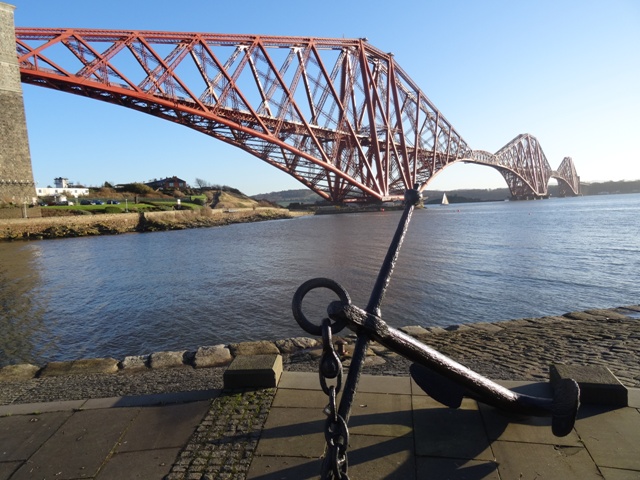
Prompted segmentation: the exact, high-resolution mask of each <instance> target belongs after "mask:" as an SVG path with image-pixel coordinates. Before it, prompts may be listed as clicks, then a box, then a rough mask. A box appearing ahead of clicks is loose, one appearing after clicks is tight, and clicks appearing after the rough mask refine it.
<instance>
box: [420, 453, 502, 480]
mask: <svg viewBox="0 0 640 480" xmlns="http://www.w3.org/2000/svg"><path fill="white" fill-rule="evenodd" d="M416 477H417V478H419V479H422V478H425V479H426V478H433V479H437V478H443V479H444V478H446V479H449V480H501V479H500V475H499V474H498V464H497V463H495V462H492V461H481V460H466V459H464V460H461V459H459V458H432V457H418V458H416Z"/></svg>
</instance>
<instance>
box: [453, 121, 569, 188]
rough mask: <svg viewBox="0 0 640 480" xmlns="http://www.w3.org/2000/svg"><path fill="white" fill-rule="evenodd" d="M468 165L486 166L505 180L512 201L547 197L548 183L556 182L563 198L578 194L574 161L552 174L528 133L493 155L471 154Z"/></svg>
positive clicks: (541, 152)
mask: <svg viewBox="0 0 640 480" xmlns="http://www.w3.org/2000/svg"><path fill="white" fill-rule="evenodd" d="M463 161H465V162H468V163H476V164H480V165H487V166H490V167H493V168H495V169H496V170H498V171H499V172H500V173H501V174H502V176H503V177H504V179H505V181H506V182H507V185H509V189H510V190H511V195H512V196H513V197H514V198H518V199H525V198H543V197H547V196H548V195H549V180H550V179H551V178H555V179H556V180H557V181H558V185H559V186H560V194H561V195H562V196H570V195H578V194H579V193H580V177H578V174H577V173H576V169H575V166H574V164H573V160H572V159H571V158H570V157H565V158H564V160H563V161H562V163H561V164H560V166H559V167H558V170H556V171H554V170H552V168H551V166H550V165H549V162H548V161H547V157H546V156H545V154H544V152H543V151H542V148H541V147H540V143H539V142H538V140H537V139H536V138H535V137H534V136H532V135H529V134H528V133H526V134H521V135H518V136H517V137H516V138H514V139H513V140H511V141H510V142H509V143H507V144H506V145H505V146H504V147H502V148H501V149H500V150H498V151H497V152H496V153H495V154H492V153H489V152H485V151H483V150H474V151H473V152H471V158H470V159H469V160H463Z"/></svg>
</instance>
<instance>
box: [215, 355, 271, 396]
mask: <svg viewBox="0 0 640 480" xmlns="http://www.w3.org/2000/svg"><path fill="white" fill-rule="evenodd" d="M280 375H282V356H280V355H279V354H278V355H240V356H238V357H236V358H235V359H234V360H233V362H231V365H229V368H227V369H226V370H225V372H224V387H225V388H257V387H265V388H271V387H275V386H277V385H278V381H279V380H280Z"/></svg>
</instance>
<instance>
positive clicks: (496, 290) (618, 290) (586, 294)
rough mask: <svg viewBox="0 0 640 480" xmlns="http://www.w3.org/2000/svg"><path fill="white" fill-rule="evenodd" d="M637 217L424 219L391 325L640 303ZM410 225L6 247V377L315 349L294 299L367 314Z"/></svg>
mask: <svg viewBox="0 0 640 480" xmlns="http://www.w3.org/2000/svg"><path fill="white" fill-rule="evenodd" d="M639 213H640V195H611V196H601V197H581V198H567V199H551V200H545V201H532V202H497V203H483V204H459V205H453V204H452V205H449V206H447V207H440V206H434V207H429V208H427V209H424V210H418V211H416V212H415V214H414V216H413V219H412V221H411V224H410V226H409V232H408V235H407V239H406V241H405V243H404V245H403V247H402V251H401V253H400V259H399V261H398V265H397V268H396V271H395V273H394V276H393V278H392V280H391V285H390V287H389V290H388V293H387V296H386V298H385V302H384V303H383V306H382V315H383V318H384V319H385V320H386V321H387V322H388V323H389V324H391V325H393V326H396V327H399V326H403V325H424V326H431V325H439V326H448V325H452V324H460V323H473V322H480V321H498V320H509V319H514V318H521V317H538V316H544V315H561V314H563V313H566V312H569V311H575V310H584V309H589V308H611V307H617V306H623V305H631V304H638V303H640V298H639V295H638V287H637V285H638V283H639V282H638V280H639V279H640V222H639V221H638V220H639V219H638V216H639ZM399 218H400V212H380V213H372V214H357V215H326V216H317V217H303V218H299V219H294V220H282V221H270V222H263V223H254V224H241V225H231V226H227V227H219V228H209V229H196V230H183V231H174V232H158V233H148V234H129V235H121V236H105V237H94V238H78V239H62V240H54V241H34V242H14V243H0V335H1V337H0V364H2V365H4V364H7V363H16V362H21V361H30V362H34V363H37V364H42V363H44V362H46V361H51V360H68V359H76V358H84V357H102V356H113V357H115V358H123V357H124V356H126V355H138V354H146V353H150V352H155V351H161V350H182V349H189V350H195V349H196V348H197V347H199V346H202V345H214V344H218V343H232V342H238V341H245V340H256V339H279V338H286V337H291V336H302V335H307V334H306V333H305V332H303V331H302V330H301V329H300V327H298V325H297V324H296V323H295V320H294V319H293V317H292V315H291V298H292V295H293V293H294V292H295V290H296V288H297V287H298V286H299V285H300V284H301V283H302V282H304V281H305V280H307V279H309V278H313V277H319V276H324V277H330V278H333V279H335V280H337V281H338V282H340V283H342V284H343V285H344V286H345V287H346V289H347V290H348V291H349V293H350V294H351V297H352V300H353V302H354V303H355V304H357V305H360V306H361V307H364V306H365V305H366V303H367V300H368V298H369V293H370V290H371V288H372V286H373V283H374V278H375V276H376V275H377V272H378V269H379V267H380V264H381V262H382V259H383V258H384V255H385V253H386V249H387V246H388V244H389V241H390V239H391V237H392V235H393V232H394V230H395V228H396V225H397V223H398V220H399ZM328 300H330V298H329V299H324V298H319V299H317V302H316V303H317V304H319V305H322V306H324V305H326V302H327V301H328ZM312 303H313V299H310V301H309V304H310V305H309V308H312V307H313V305H312ZM321 310H322V309H319V310H318V313H317V315H318V316H320V315H321ZM311 315H312V314H311V313H310V316H311Z"/></svg>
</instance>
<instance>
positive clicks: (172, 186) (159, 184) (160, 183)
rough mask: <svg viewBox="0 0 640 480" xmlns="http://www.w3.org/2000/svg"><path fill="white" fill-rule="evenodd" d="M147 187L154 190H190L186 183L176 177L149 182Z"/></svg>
mask: <svg viewBox="0 0 640 480" xmlns="http://www.w3.org/2000/svg"><path fill="white" fill-rule="evenodd" d="M145 185H147V186H148V187H151V188H153V189H154V190H184V189H185V188H189V185H187V182H186V181H184V180H182V179H181V178H178V177H176V176H173V177H167V178H163V179H162V180H154V181H152V182H147V183H145Z"/></svg>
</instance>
